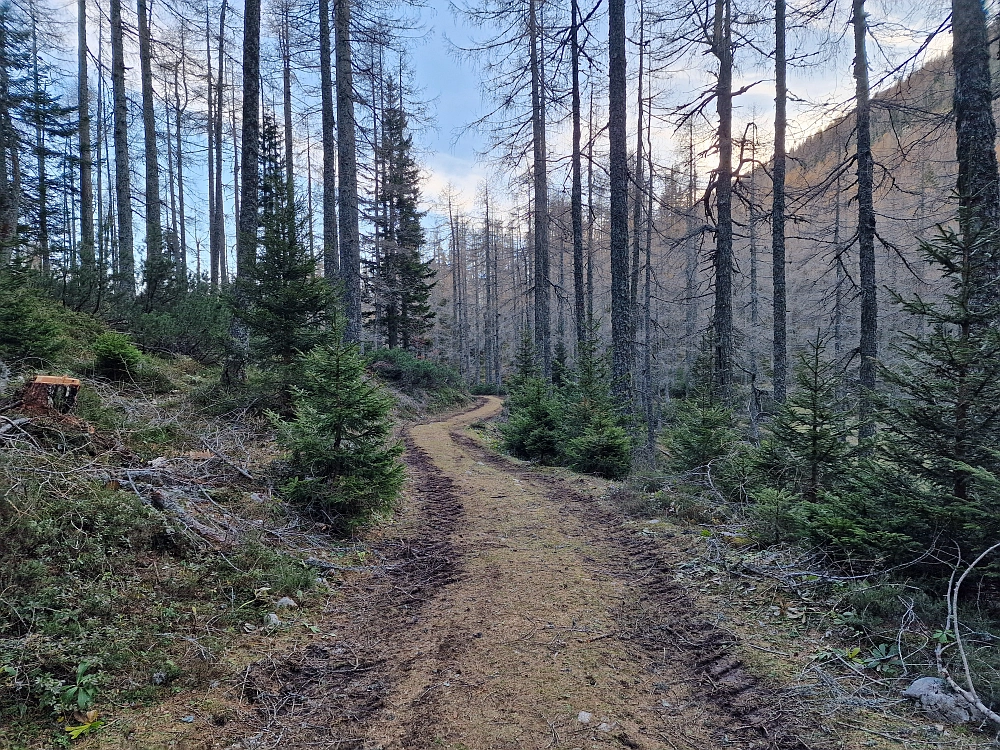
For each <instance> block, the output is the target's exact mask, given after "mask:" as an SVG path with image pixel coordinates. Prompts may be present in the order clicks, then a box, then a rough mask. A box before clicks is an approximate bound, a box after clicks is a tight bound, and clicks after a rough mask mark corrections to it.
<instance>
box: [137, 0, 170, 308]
mask: <svg viewBox="0 0 1000 750" xmlns="http://www.w3.org/2000/svg"><path fill="white" fill-rule="evenodd" d="M136 9H137V11H138V20H139V67H140V71H141V75H140V77H141V79H142V127H143V143H144V146H145V149H144V155H145V159H144V160H145V168H146V272H145V277H146V287H147V288H146V291H147V294H151V293H152V288H151V284H150V282H151V279H152V276H155V275H157V274H159V273H160V270H159V269H157V268H156V266H157V264H158V262H159V260H160V258H161V257H162V255H163V226H162V224H161V220H160V164H159V157H158V155H157V148H156V112H155V109H154V106H153V49H152V39H151V37H152V33H151V32H152V27H151V24H152V19H151V18H150V15H149V11H148V7H147V4H146V0H136ZM153 283H154V284H155V281H154V282H153ZM148 303H149V300H147V304H148Z"/></svg>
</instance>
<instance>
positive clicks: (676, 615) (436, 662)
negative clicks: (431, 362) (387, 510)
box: [243, 398, 824, 750]
mask: <svg viewBox="0 0 1000 750" xmlns="http://www.w3.org/2000/svg"><path fill="white" fill-rule="evenodd" d="M500 409H501V402H500V400H499V399H496V398H486V399H482V400H480V401H479V403H478V404H477V405H476V406H475V407H474V408H471V409H470V410H468V411H465V412H464V413H461V414H459V415H457V416H453V417H451V418H449V419H446V420H444V421H436V422H429V423H426V424H419V425H416V426H413V427H412V428H410V429H409V431H408V434H407V436H406V442H407V459H406V460H407V463H408V465H409V470H410V477H411V480H410V481H411V489H410V492H409V494H408V502H407V507H406V509H405V510H404V514H403V520H402V522H401V528H402V535H401V536H400V538H398V539H395V540H388V541H387V542H386V544H385V545H384V546H383V551H382V553H381V563H382V569H381V570H382V572H381V574H380V575H374V576H372V575H361V574H359V575H358V576H357V577H355V578H353V579H350V580H348V581H346V582H345V584H344V591H345V593H344V597H343V598H342V599H341V600H340V605H339V606H340V609H339V610H338V609H336V608H334V609H333V610H331V613H330V614H331V616H332V617H334V618H336V617H340V618H341V619H342V621H344V622H345V623H349V624H345V626H344V630H343V631H342V632H341V633H340V638H341V639H342V642H341V643H339V645H335V644H332V643H331V644H330V645H329V646H317V645H311V646H307V647H304V648H303V649H301V650H299V651H296V652H295V653H292V654H288V655H285V656H283V657H280V658H276V659H273V660H272V661H271V662H268V663H267V664H264V663H260V664H258V665H255V669H253V670H252V671H251V672H248V679H247V686H246V691H247V695H248V697H249V698H250V699H251V700H253V701H254V702H255V704H256V705H257V708H258V710H259V711H260V712H261V715H262V716H264V717H266V718H267V722H266V724H267V727H268V731H267V733H266V734H267V741H265V739H266V738H265V736H264V735H258V740H259V742H260V744H259V745H257V746H261V747H263V746H276V747H351V748H361V749H364V750H375V749H376V748H381V749H382V750H419V749H422V748H453V749H455V750H459V749H465V750H488V749H489V750H492V749H493V748H497V749H499V748H512V749H513V748H566V749H568V750H569V749H572V748H578V749H580V750H583V748H597V747H627V748H675V749H677V750H688V749H697V750H706V749H707V748H716V747H726V748H818V747H823V746H824V742H823V741H822V739H818V738H817V737H816V735H815V733H814V729H813V727H811V726H810V725H811V722H810V721H809V719H808V717H806V716H804V715H803V712H802V711H801V709H800V708H799V707H798V706H796V705H795V704H794V703H793V702H791V700H790V699H789V698H788V697H787V696H784V695H782V694H781V693H779V692H776V691H775V690H774V689H772V688H771V687H769V686H767V685H766V684H764V683H763V682H762V681H760V680H758V679H757V678H756V677H754V676H753V675H752V674H750V672H749V671H748V670H747V669H746V668H745V667H744V665H743V664H742V663H741V662H740V660H739V659H738V658H736V657H735V656H734V655H733V653H732V651H731V646H732V639H731V636H729V635H728V634H727V633H725V632H723V631H721V630H719V629H717V628H716V627H714V626H713V624H711V623H710V622H708V621H707V620H705V619H703V617H702V616H701V615H699V613H698V611H697V609H696V607H695V606H694V604H693V602H692V600H690V599H689V598H688V596H687V595H686V594H685V592H684V589H683V588H681V587H680V585H679V584H676V583H674V580H673V565H672V564H671V560H670V559H668V558H665V557H664V555H665V554H667V555H669V554H670V553H669V552H667V553H664V552H663V551H662V550H660V549H659V548H658V547H657V545H655V544H654V543H652V542H650V541H649V540H648V539H647V538H646V537H643V536H642V535H640V534H636V533H635V531H634V530H630V529H628V528H626V527H625V526H623V525H622V523H621V519H620V518H619V517H618V516H616V515H615V514H614V513H613V512H612V511H611V510H608V509H602V506H601V505H600V504H599V503H597V502H596V500H595V499H594V498H593V497H591V496H587V495H584V494H582V493H580V492H579V491H578V490H576V489H574V484H573V481H572V480H570V479H566V478H564V477H559V476H557V475H554V474H553V473H551V472H544V471H537V470H532V469H530V468H528V467H525V466H522V465H519V464H516V463H513V462H508V461H506V460H505V459H502V458H500V457H497V456H495V455H493V454H492V453H490V452H489V451H487V450H485V449H484V448H483V447H481V446H480V445H479V444H478V443H477V442H476V441H475V440H474V439H473V438H472V437H470V433H469V431H468V430H466V429H465V428H466V427H468V426H469V425H471V424H473V423H475V422H477V421H479V420H485V419H488V418H490V417H492V416H495V415H496V414H497V413H498V412H499V410H500ZM275 741H276V742H277V744H276V745H274V744H272V743H273V742H275ZM254 744H255V743H248V744H244V745H243V746H244V747H248V746H253V745H254Z"/></svg>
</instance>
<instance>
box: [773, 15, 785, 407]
mask: <svg viewBox="0 0 1000 750" xmlns="http://www.w3.org/2000/svg"><path fill="white" fill-rule="evenodd" d="M774 39H775V43H774V168H773V170H772V174H773V188H772V193H771V196H772V199H771V274H772V277H773V279H774V303H773V304H774V332H773V335H774V352H773V367H774V376H773V377H774V380H773V384H774V400H775V402H777V403H779V404H781V403H784V401H785V396H786V391H787V386H786V378H787V372H788V344H787V341H786V339H787V312H786V307H787V303H786V295H785V131H786V126H787V116H786V111H785V110H786V104H787V101H788V84H787V82H786V72H787V67H788V66H787V63H786V60H785V0H775V6H774Z"/></svg>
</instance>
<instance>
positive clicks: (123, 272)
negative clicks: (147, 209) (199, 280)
mask: <svg viewBox="0 0 1000 750" xmlns="http://www.w3.org/2000/svg"><path fill="white" fill-rule="evenodd" d="M110 15H111V97H112V99H113V101H114V141H115V202H116V203H117V206H118V273H119V276H120V280H119V286H118V291H119V293H120V294H121V295H122V296H123V297H124V298H125V299H127V300H131V299H133V298H134V297H135V246H134V244H133V243H134V239H133V232H132V185H131V176H130V174H129V170H130V169H131V162H130V159H129V153H128V152H129V148H128V99H127V98H126V95H125V41H124V30H123V24H122V3H121V0H111V14H110Z"/></svg>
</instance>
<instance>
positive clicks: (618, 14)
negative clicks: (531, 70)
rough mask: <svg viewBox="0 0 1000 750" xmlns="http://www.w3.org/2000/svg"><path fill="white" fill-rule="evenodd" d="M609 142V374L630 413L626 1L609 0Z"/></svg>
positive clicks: (630, 346)
mask: <svg viewBox="0 0 1000 750" xmlns="http://www.w3.org/2000/svg"><path fill="white" fill-rule="evenodd" d="M608 54H609V59H608V140H609V144H610V154H609V160H610V165H609V166H610V169H609V171H610V183H611V184H610V187H611V212H610V216H609V219H610V224H611V347H612V359H611V374H612V377H613V378H614V381H615V388H617V389H621V390H620V391H619V392H621V393H623V395H624V398H623V399H622V402H623V403H624V405H625V406H626V407H628V408H630V403H631V398H632V384H631V377H632V363H633V360H634V356H635V352H634V347H633V342H632V340H631V328H632V325H631V315H632V311H631V309H630V305H629V268H628V266H629V262H628V260H629V259H628V205H627V204H628V148H627V146H626V143H625V139H626V137H627V135H626V124H627V123H626V103H625V96H626V92H627V87H626V80H625V0H608Z"/></svg>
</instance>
